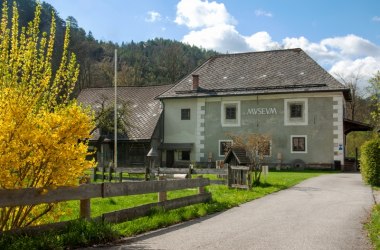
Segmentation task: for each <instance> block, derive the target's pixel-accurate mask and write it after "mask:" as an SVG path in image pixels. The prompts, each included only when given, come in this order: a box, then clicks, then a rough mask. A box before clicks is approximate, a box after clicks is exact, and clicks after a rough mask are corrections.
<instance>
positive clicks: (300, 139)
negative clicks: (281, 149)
mask: <svg viewBox="0 0 380 250" xmlns="http://www.w3.org/2000/svg"><path fill="white" fill-rule="evenodd" d="M291 152H292V153H307V136H306V135H292V136H291Z"/></svg>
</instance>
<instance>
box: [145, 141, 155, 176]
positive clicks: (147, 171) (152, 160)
mask: <svg viewBox="0 0 380 250" xmlns="http://www.w3.org/2000/svg"><path fill="white" fill-rule="evenodd" d="M146 156H147V157H148V159H149V164H148V165H147V166H146V168H145V180H146V181H148V180H150V179H151V169H152V168H154V165H155V162H156V157H158V152H157V149H156V147H155V146H153V147H152V148H151V149H150V150H149V152H148V154H147V155H146Z"/></svg>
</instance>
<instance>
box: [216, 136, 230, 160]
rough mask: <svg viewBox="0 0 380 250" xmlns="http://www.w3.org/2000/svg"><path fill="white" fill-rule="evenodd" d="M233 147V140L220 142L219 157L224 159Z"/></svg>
mask: <svg viewBox="0 0 380 250" xmlns="http://www.w3.org/2000/svg"><path fill="white" fill-rule="evenodd" d="M231 146H232V140H220V141H219V156H220V157H224V156H226V154H227V153H228V150H230V148H231Z"/></svg>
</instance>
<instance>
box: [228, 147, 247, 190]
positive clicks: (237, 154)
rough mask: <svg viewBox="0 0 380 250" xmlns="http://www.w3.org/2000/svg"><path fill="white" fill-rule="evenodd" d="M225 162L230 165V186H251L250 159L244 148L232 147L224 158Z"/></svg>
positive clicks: (244, 187)
mask: <svg viewBox="0 0 380 250" xmlns="http://www.w3.org/2000/svg"><path fill="white" fill-rule="evenodd" d="M224 164H227V166H228V178H227V185H228V187H235V188H243V189H250V188H251V186H252V185H251V184H252V177H251V168H250V166H249V165H250V160H249V158H248V156H247V153H246V151H245V149H244V148H241V147H232V148H231V149H230V150H229V151H228V153H227V154H226V157H225V158H224Z"/></svg>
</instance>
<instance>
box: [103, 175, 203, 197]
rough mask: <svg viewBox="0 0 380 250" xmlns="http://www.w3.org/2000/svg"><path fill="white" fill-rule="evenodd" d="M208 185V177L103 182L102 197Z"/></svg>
mask: <svg viewBox="0 0 380 250" xmlns="http://www.w3.org/2000/svg"><path fill="white" fill-rule="evenodd" d="M208 185H210V180H209V179H205V178H203V179H185V180H170V181H142V182H122V183H104V193H103V197H114V196H125V195H136V194H148V193H158V192H163V191H172V190H179V189H186V188H196V187H204V186H208Z"/></svg>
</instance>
